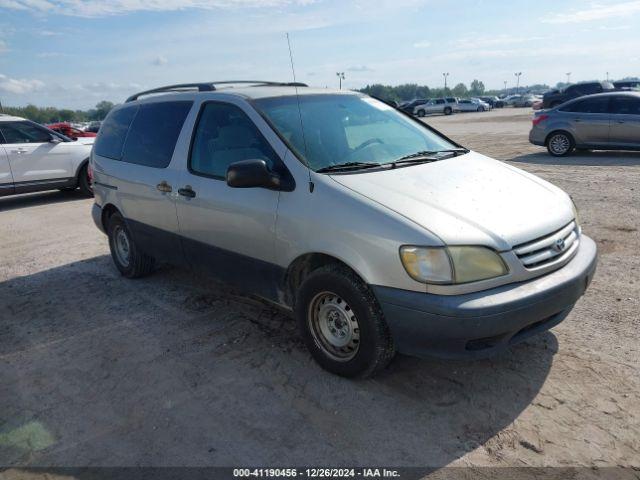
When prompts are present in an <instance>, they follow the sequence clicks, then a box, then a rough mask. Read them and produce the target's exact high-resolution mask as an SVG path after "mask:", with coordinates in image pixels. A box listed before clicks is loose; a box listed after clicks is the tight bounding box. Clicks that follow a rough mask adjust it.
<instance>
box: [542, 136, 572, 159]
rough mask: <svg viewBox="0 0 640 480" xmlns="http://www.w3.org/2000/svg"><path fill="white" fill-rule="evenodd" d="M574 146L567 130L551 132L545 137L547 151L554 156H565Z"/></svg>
mask: <svg viewBox="0 0 640 480" xmlns="http://www.w3.org/2000/svg"><path fill="white" fill-rule="evenodd" d="M575 146H576V142H575V140H574V139H573V137H572V136H571V134H570V133H568V132H564V131H558V132H553V133H552V134H551V135H549V137H547V151H548V152H549V154H551V155H552V156H554V157H566V156H567V155H569V154H570V153H571V152H572V151H573V149H574V148H575Z"/></svg>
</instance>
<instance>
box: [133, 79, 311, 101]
mask: <svg viewBox="0 0 640 480" xmlns="http://www.w3.org/2000/svg"><path fill="white" fill-rule="evenodd" d="M233 84H242V85H245V84H249V85H254V86H256V87H308V85H307V84H306V83H301V82H269V81H264V80H225V81H222V82H204V83H181V84H178V85H167V86H166V87H159V88H154V89H152V90H145V91H144V92H139V93H136V94H135V95H131V96H130V97H129V98H127V100H126V101H125V103H128V102H133V101H135V100H137V99H138V98H140V97H142V96H144V95H153V94H154V93H168V92H183V91H190V90H197V91H198V92H213V91H214V90H216V85H233Z"/></svg>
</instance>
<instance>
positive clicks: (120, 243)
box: [107, 213, 154, 278]
mask: <svg viewBox="0 0 640 480" xmlns="http://www.w3.org/2000/svg"><path fill="white" fill-rule="evenodd" d="M107 235H108V237H109V249H110V250H111V258H113V263H115V264H116V268H117V269H118V270H119V271H120V273H121V274H122V276H124V277H127V278H139V277H144V276H146V275H149V274H150V273H151V272H152V271H153V266H154V259H153V257H150V256H149V255H146V254H145V253H142V252H141V251H140V249H139V248H138V247H137V245H136V244H135V242H134V240H133V237H132V235H131V232H130V231H129V228H128V227H127V224H126V223H125V222H124V219H123V218H122V215H120V214H119V213H114V214H113V215H111V217H110V218H109V225H108V227H107Z"/></svg>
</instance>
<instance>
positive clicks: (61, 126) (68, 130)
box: [47, 122, 96, 138]
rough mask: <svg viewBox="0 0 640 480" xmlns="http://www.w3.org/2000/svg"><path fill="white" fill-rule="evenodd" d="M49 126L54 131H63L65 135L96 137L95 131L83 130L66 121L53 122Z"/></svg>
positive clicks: (70, 136) (71, 136)
mask: <svg viewBox="0 0 640 480" xmlns="http://www.w3.org/2000/svg"><path fill="white" fill-rule="evenodd" d="M47 127H48V128H50V129H51V130H53V131H54V132H58V133H61V134H62V135H64V136H65V137H69V138H79V137H95V136H96V134H95V133H93V132H83V131H82V130H80V129H78V128H75V127H72V126H71V125H69V124H68V123H66V122H60V123H52V124H51V125H47Z"/></svg>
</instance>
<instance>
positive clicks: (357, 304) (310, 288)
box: [295, 265, 395, 378]
mask: <svg viewBox="0 0 640 480" xmlns="http://www.w3.org/2000/svg"><path fill="white" fill-rule="evenodd" d="M295 313H296V318H297V321H298V326H299V328H300V331H301V334H302V337H303V339H304V342H305V344H306V345H307V348H308V349H309V351H310V352H311V355H312V356H313V358H314V359H315V360H316V361H317V362H318V363H319V364H320V366H321V367H322V368H324V369H325V370H327V371H329V372H331V373H334V374H336V375H340V376H342V377H348V378H353V377H360V378H365V377H371V376H373V375H375V374H376V373H377V372H379V371H380V370H382V369H383V368H384V367H386V366H387V365H388V364H389V362H390V361H391V359H392V358H393V356H394V354H395V347H394V344H393V339H392V338H391V333H390V332H389V327H388V326H387V323H386V322H385V320H384V315H383V313H382V310H381V309H380V306H379V305H378V301H377V300H376V298H375V296H374V295H373V292H371V290H370V289H369V287H368V286H367V285H365V284H364V283H363V282H362V281H361V280H360V279H359V278H358V277H357V276H356V275H355V274H354V273H353V272H352V271H351V270H349V269H347V268H345V267H341V266H339V265H328V266H325V267H321V268H319V269H317V270H315V271H313V272H312V273H311V274H310V275H309V276H308V277H307V278H306V279H305V280H304V282H303V283H302V285H301V286H300V288H299V290H298V293H297V297H296V304H295Z"/></svg>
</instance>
